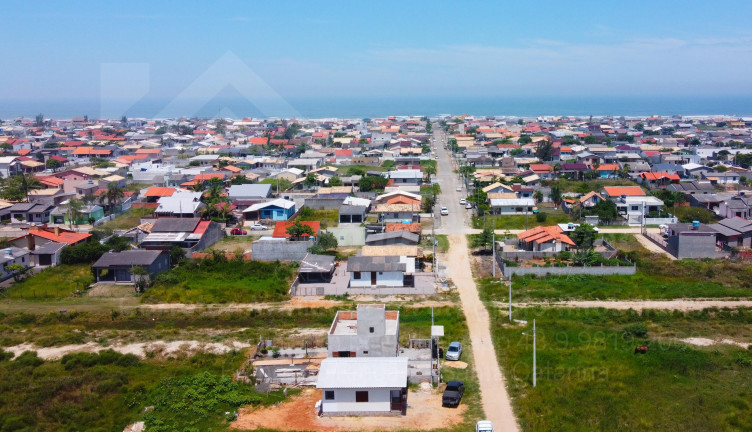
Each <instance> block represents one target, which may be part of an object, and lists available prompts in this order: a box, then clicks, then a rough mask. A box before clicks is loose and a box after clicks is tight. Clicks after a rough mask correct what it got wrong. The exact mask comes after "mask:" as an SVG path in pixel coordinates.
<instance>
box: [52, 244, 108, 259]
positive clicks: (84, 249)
mask: <svg viewBox="0 0 752 432" xmlns="http://www.w3.org/2000/svg"><path fill="white" fill-rule="evenodd" d="M108 250H110V249H109V247H107V246H105V245H103V244H99V243H97V242H87V243H82V244H79V245H76V246H68V247H67V248H65V249H63V252H62V253H61V254H60V261H61V262H62V263H63V264H91V263H93V262H94V261H96V260H98V259H99V258H100V257H101V256H102V255H104V253H105V252H107V251H108Z"/></svg>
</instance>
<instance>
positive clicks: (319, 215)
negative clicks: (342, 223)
mask: <svg viewBox="0 0 752 432" xmlns="http://www.w3.org/2000/svg"><path fill="white" fill-rule="evenodd" d="M296 220H299V221H302V222H306V221H318V222H321V227H322V228H327V227H336V226H337V225H339V210H336V209H334V210H314V209H305V210H303V211H301V212H300V214H299V215H298V217H297V219H296Z"/></svg>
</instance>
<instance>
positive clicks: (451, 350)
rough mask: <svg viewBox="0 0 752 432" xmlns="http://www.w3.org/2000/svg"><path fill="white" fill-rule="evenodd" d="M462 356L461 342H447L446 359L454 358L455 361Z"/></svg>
mask: <svg viewBox="0 0 752 432" xmlns="http://www.w3.org/2000/svg"><path fill="white" fill-rule="evenodd" d="M461 356H462V344H461V343H459V342H452V343H450V344H449V347H448V348H447V352H446V355H445V357H446V359H447V360H454V361H457V360H459V359H460V357H461Z"/></svg>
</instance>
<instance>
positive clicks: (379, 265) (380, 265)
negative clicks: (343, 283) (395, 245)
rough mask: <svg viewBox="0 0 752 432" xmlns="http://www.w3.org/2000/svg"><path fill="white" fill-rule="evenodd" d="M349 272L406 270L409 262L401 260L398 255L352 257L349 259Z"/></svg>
mask: <svg viewBox="0 0 752 432" xmlns="http://www.w3.org/2000/svg"><path fill="white" fill-rule="evenodd" d="M347 271H348V272H375V271H380V272H404V271H407V263H404V262H400V257H398V256H374V257H359V256H354V257H350V259H348V260H347Z"/></svg>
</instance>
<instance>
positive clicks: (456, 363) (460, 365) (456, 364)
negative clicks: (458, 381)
mask: <svg viewBox="0 0 752 432" xmlns="http://www.w3.org/2000/svg"><path fill="white" fill-rule="evenodd" d="M442 366H444V367H449V368H454V369H467V363H465V362H463V361H445V362H444V363H442Z"/></svg>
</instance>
